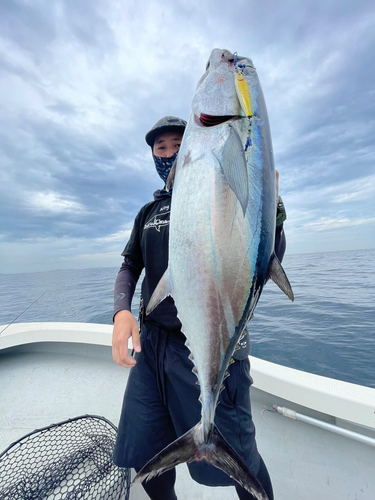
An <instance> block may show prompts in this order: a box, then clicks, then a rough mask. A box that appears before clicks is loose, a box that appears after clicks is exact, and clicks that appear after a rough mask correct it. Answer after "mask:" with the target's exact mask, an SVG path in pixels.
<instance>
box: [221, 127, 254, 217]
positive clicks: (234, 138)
mask: <svg viewBox="0 0 375 500" xmlns="http://www.w3.org/2000/svg"><path fill="white" fill-rule="evenodd" d="M216 158H217V160H218V161H219V163H220V166H221V168H222V170H223V173H224V176H225V179H226V181H227V183H228V185H229V187H230V188H231V190H232V191H233V192H234V194H235V195H236V196H237V198H238V201H239V202H240V205H241V207H242V211H243V214H244V215H245V212H246V209H247V204H248V202H249V183H248V174H247V165H246V157H245V153H244V148H243V144H242V142H241V139H240V136H239V135H238V133H237V132H236V130H235V129H234V128H233V127H232V126H229V136H228V138H227V140H226V142H225V144H224V147H223V149H222V154H221V157H220V158H219V157H218V156H216Z"/></svg>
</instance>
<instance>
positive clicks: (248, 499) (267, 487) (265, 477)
mask: <svg viewBox="0 0 375 500" xmlns="http://www.w3.org/2000/svg"><path fill="white" fill-rule="evenodd" d="M257 479H258V481H259V482H260V484H261V485H262V486H263V489H264V491H265V492H266V493H267V496H268V500H273V490H272V484H271V478H270V475H269V474H268V470H267V467H266V464H265V463H264V461H263V459H262V458H261V459H260V466H259V471H258V474H257ZM236 491H237V495H238V498H239V499H240V500H252V499H253V498H254V497H253V495H251V494H250V493H249V492H248V491H246V490H245V489H244V488H242V486H239V485H238V486H236Z"/></svg>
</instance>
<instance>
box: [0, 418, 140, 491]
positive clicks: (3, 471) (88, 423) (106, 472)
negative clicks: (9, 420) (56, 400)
mask: <svg viewBox="0 0 375 500" xmlns="http://www.w3.org/2000/svg"><path fill="white" fill-rule="evenodd" d="M116 432H117V429H116V427H115V426H114V425H113V424H112V423H111V422H109V421H108V420H106V419H105V418H103V417H96V416H91V415H85V416H82V417H77V418H74V419H71V420H67V421H65V422H61V423H59V424H54V425H51V426H49V427H46V428H44V429H39V430H37V431H34V432H32V433H30V434H28V435H27V436H24V437H23V438H21V439H20V440H18V441H17V442H15V443H13V444H12V445H11V446H9V448H7V449H6V450H5V451H4V452H3V453H2V454H1V455H0V500H21V499H22V500H39V499H40V500H42V499H43V500H63V499H64V500H68V499H69V500H73V499H74V500H76V499H77V500H78V499H80V500H81V499H82V500H83V499H90V500H91V499H92V500H99V499H103V500H104V499H106V500H120V499H121V500H128V499H129V489H130V471H129V469H123V468H120V467H117V466H116V465H115V464H114V463H113V462H112V453H113V449H114V445H115V440H116Z"/></svg>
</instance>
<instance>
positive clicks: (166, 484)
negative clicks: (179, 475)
mask: <svg viewBox="0 0 375 500" xmlns="http://www.w3.org/2000/svg"><path fill="white" fill-rule="evenodd" d="M137 472H138V471H137ZM175 482H176V469H172V470H169V471H167V472H164V474H161V475H160V476H157V477H154V478H152V479H150V480H149V481H143V483H142V486H143V488H144V490H145V491H146V493H147V495H148V496H149V497H150V498H151V500H177V497H176V492H175V490H174V484H175Z"/></svg>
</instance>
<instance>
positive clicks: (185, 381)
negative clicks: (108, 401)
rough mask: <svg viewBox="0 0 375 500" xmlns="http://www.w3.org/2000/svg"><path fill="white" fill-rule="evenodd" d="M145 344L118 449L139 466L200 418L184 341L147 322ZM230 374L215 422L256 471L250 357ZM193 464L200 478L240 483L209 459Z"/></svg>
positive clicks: (120, 459) (128, 463) (125, 461)
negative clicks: (211, 463) (209, 462)
mask: <svg viewBox="0 0 375 500" xmlns="http://www.w3.org/2000/svg"><path fill="white" fill-rule="evenodd" d="M141 347H142V350H141V352H140V353H139V354H137V355H136V360H137V364H136V365H135V367H133V368H132V369H131V370H130V374H129V379H128V383H127V387H126V391H125V396H124V402H123V407H122V412H121V418H120V423H119V428H118V435H117V442H116V446H115V450H114V454H113V460H114V462H115V463H116V464H117V465H118V466H120V467H132V468H134V469H136V470H139V469H141V468H142V467H143V466H144V465H145V464H146V463H147V462H148V460H150V459H151V458H152V457H153V456H154V455H156V454H157V453H158V452H159V451H161V450H162V449H163V448H165V446H167V445H168V444H169V443H171V442H172V441H174V440H175V439H176V438H177V437H179V436H182V435H183V434H184V433H185V432H187V431H188V430H189V429H191V428H192V427H193V426H194V425H196V424H197V423H198V422H199V421H200V418H201V404H200V402H199V401H198V397H199V394H200V390H199V386H198V385H197V384H196V382H197V378H196V376H195V375H194V373H193V372H192V371H191V370H192V367H193V364H192V362H191V361H190V360H189V359H188V355H189V352H190V351H189V350H188V348H187V347H186V346H185V344H184V342H183V340H181V339H179V338H177V337H175V336H173V335H170V334H168V333H166V332H165V331H164V330H162V329H160V328H158V327H156V326H154V325H150V324H145V325H144V326H143V329H142V335H141ZM229 373H230V376H229V377H227V378H226V379H225V381H224V385H225V389H224V390H223V391H222V392H221V394H220V399H219V401H220V402H219V404H218V406H217V408H216V413H215V424H216V426H217V427H218V429H219V431H220V432H221V433H222V434H223V436H224V437H225V439H226V440H227V441H228V443H229V444H230V445H231V446H232V447H233V448H234V449H235V450H236V451H237V453H238V454H239V455H240V456H241V457H242V458H243V460H244V461H245V463H246V464H247V465H248V467H249V469H250V470H251V472H252V473H253V474H254V475H256V474H257V473H258V469H259V464H260V455H259V453H258V450H257V446H256V442H255V428H254V424H253V420H252V417H251V407H250V391H249V389H250V386H251V384H252V379H251V377H250V363H249V359H248V358H246V359H243V360H237V361H235V362H234V363H233V364H232V365H230V367H229ZM188 467H189V470H190V475H191V476H192V478H193V479H194V480H195V481H197V482H198V483H201V484H205V485H207V486H227V485H235V484H237V483H236V482H235V481H234V480H232V479H231V478H229V477H228V476H227V475H226V474H225V473H224V472H222V471H221V470H219V469H217V468H216V467H213V466H212V465H210V464H208V463H206V462H193V463H191V464H189V465H188Z"/></svg>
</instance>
